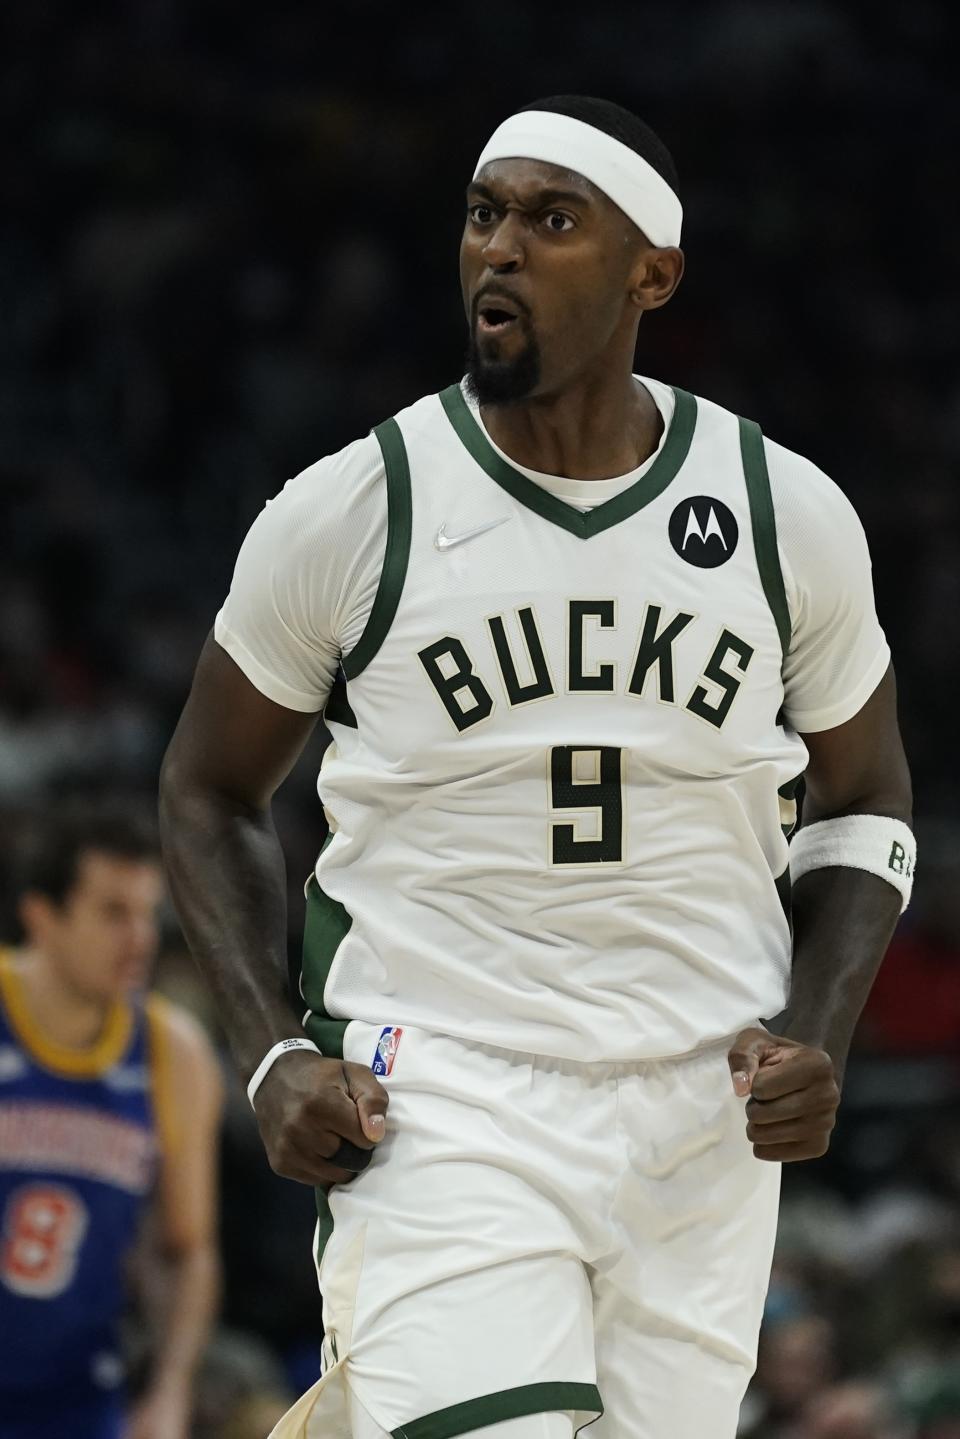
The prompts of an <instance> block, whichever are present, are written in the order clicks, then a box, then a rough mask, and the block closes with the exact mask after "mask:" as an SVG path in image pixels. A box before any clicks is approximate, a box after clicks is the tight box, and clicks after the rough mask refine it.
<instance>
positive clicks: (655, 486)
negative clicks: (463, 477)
mask: <svg viewBox="0 0 960 1439" xmlns="http://www.w3.org/2000/svg"><path fill="white" fill-rule="evenodd" d="M673 393H674V395H675V397H676V406H675V408H674V412H673V418H672V420H671V421H670V426H669V429H668V430H667V434H666V438H665V439H664V442H663V448H662V449H661V451H660V453H659V455H657V458H656V459H655V460H654V462H653V464H652V465H651V466H650V468H649V470H647V472H646V474H645V475H641V476H640V478H639V479H638V480H635V481H634V483H633V484H632V485H631V486H630V487H629V489H626V490H624V491H623V492H622V493H621V494H619V495H614V496H613V498H612V499H609V500H605V501H604V502H603V504H602V505H597V506H596V507H595V508H594V509H592V510H588V511H587V513H586V514H584V513H583V512H582V511H581V510H576V509H574V508H573V506H572V505H568V504H566V503H565V502H564V501H563V500H558V499H557V497H556V495H551V494H548V492H547V491H546V490H544V489H543V488H542V487H541V486H540V485H538V484H537V483H536V482H535V481H534V480H531V479H530V477H529V476H528V475H525V474H523V472H522V471H521V470H517V469H514V467H513V465H511V464H510V463H509V462H508V461H507V460H505V459H504V458H503V456H502V455H498V454H497V451H496V450H495V449H494V448H493V446H492V445H491V443H490V441H489V440H488V439H487V437H486V435H485V434H484V433H483V430H482V429H481V427H480V425H479V424H478V423H477V420H476V417H475V416H474V414H473V411H472V410H471V409H470V406H469V405H468V404H467V402H466V400H465V399H464V397H463V391H462V390H461V388H460V386H459V385H451V386H450V388H449V389H447V390H444V391H443V392H442V393H441V395H440V403H441V405H442V406H443V408H444V411H445V413H446V416H447V419H448V420H449V421H450V423H451V425H452V426H453V428H454V430H455V431H456V432H457V435H458V437H459V439H460V441H461V443H462V444H463V445H464V447H465V448H466V449H467V450H468V451H469V453H470V454H471V455H472V457H473V458H474V459H475V460H476V462H477V464H478V465H479V466H480V468H481V469H483V470H485V471H486V473H487V474H488V475H489V476H490V478H491V480H494V481H495V482H496V483H497V484H498V485H499V486H500V487H501V489H504V490H506V492H507V494H508V495H512V496H513V498H514V499H515V500H516V501H517V502H518V503H519V504H521V505H526V507H527V509H528V510H533V511H534V513H535V514H538V515H540V516H541V518H542V519H545V520H550V521H551V523H552V524H555V525H559V526H560V528H561V529H564V530H567V531H568V532H569V533H570V534H571V535H576V536H577V537H578V539H581V540H589V539H590V538H591V536H593V535H598V534H600V533H601V532H602V531H603V530H608V529H609V528H610V527H611V525H616V524H619V523H620V521H621V520H625V519H628V518H629V517H630V515H635V514H636V513H637V511H638V510H642V509H643V507H644V505H648V504H649V503H650V501H651V500H655V499H656V498H657V496H658V495H660V494H662V493H663V491H664V490H665V489H666V488H667V486H668V485H669V483H670V481H671V480H672V479H673V478H674V476H675V475H676V474H677V472H678V470H679V469H680V466H681V465H682V464H683V462H684V460H685V459H686V458H687V455H688V453H689V451H690V443H691V441H692V439H693V431H694V428H695V427H696V423H697V402H696V400H695V398H694V397H693V395H690V394H688V393H687V391H686V390H678V389H676V388H674V391H673Z"/></svg>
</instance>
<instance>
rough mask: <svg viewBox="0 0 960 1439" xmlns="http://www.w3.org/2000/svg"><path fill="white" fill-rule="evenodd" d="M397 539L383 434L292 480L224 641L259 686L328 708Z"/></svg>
mask: <svg viewBox="0 0 960 1439" xmlns="http://www.w3.org/2000/svg"><path fill="white" fill-rule="evenodd" d="M386 542H387V491H386V481H385V477H384V467H383V456H382V454H381V451H380V446H379V444H378V443H377V440H376V437H375V436H374V435H368V436H367V437H366V438H365V439H362V440H356V441H355V442H354V443H353V444H352V445H348V446H347V447H346V449H344V450H340V451H339V453H338V454H335V455H328V456H327V457H326V458H325V459H322V460H318V462H317V463H316V464H315V465H311V466H310V468H309V469H306V470H304V471H303V472H302V473H301V474H299V475H297V476H296V478H295V479H292V480H289V481H288V482H287V484H286V485H285V486H284V488H283V489H282V490H281V492H280V494H279V495H277V496H275V498H274V499H272V500H268V501H267V503H266V506H265V508H264V509H263V510H261V512H260V514H259V515H258V516H257V518H256V519H255V520H254V522H253V524H252V526H251V527H250V530H249V532H248V534H247V537H246V539H245V540H244V542H243V544H242V546H241V548H240V553H239V555H238V556H237V563H236V568H235V569H234V573H233V583H232V584H231V586H230V593H229V595H228V596H227V598H226V600H225V602H224V604H223V608H222V609H221V610H220V613H219V614H218V615H217V618H216V623H215V625H214V637H215V639H216V640H217V643H218V644H220V645H222V646H223V648H224V649H225V650H226V651H227V653H228V654H229V655H230V656H231V658H232V659H233V660H235V662H236V663H237V664H238V665H239V666H240V668H241V669H242V670H243V672H244V674H245V675H246V677H247V679H248V680H249V681H250V682H251V684H253V685H255V686H256V688H257V689H258V690H260V692H261V693H262V694H265V695H266V696H267V698H268V699H271V700H274V701H275V702H276V703H277V704H279V705H284V706H285V707H286V708H287V709H292V710H300V711H302V712H304V713H307V714H311V713H316V712H318V711H319V710H322V709H323V707H324V705H325V704H326V700H327V695H328V694H329V691H330V686H331V684H332V682H333V677H334V675H335V673H336V669H337V665H338V664H339V662H340V656H341V654H348V653H349V652H350V650H351V649H353V647H354V645H355V644H356V642H357V640H359V638H360V636H361V634H362V633H363V630H364V627H365V625H366V622H367V618H368V617H369V614H370V610H371V608H372V606H373V601H374V598H375V596H376V593H377V586H378V584H379V582H380V571H381V569H382V567H383V556H384V551H385V549H386Z"/></svg>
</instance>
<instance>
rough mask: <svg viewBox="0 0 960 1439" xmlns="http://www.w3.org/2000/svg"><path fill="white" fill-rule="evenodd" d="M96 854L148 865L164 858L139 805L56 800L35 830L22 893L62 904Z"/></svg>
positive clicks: (21, 878)
mask: <svg viewBox="0 0 960 1439" xmlns="http://www.w3.org/2000/svg"><path fill="white" fill-rule="evenodd" d="M91 853H95V854H106V855H109V856H110V857H111V858H112V859H126V860H133V861H143V862H150V861H159V858H160V848H159V844H158V842H157V836H156V830H155V827H154V825H153V823H152V821H151V820H149V819H148V818H147V816H146V814H145V813H144V812H143V811H142V810H141V809H140V808H138V807H137V805H136V804H134V803H131V802H129V801H127V802H121V801H115V800H98V801H92V800H68V801H66V802H64V803H63V804H60V805H58V804H57V803H56V802H55V801H54V803H53V804H52V805H51V806H50V808H49V809H48V810H47V811H46V812H45V813H44V814H43V815H41V816H40V817H39V818H38V820H37V822H36V825H35V826H31V827H30V833H29V836H28V838H27V840H26V843H25V845H24V850H23V855H22V859H21V863H20V866H19V875H18V880H19V884H18V890H19V892H20V893H21V894H24V893H26V892H28V891H33V892H34V893H36V894H42V895H45V896H46V897H47V899H51V900H53V902H54V903H55V904H62V903H63V901H64V900H65V899H66V897H67V895H68V894H69V893H70V891H71V889H72V888H73V886H74V885H75V884H76V882H77V874H78V871H79V869H80V862H81V860H82V859H83V858H84V856H85V855H87V854H91Z"/></svg>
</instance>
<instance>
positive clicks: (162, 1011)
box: [144, 994, 180, 1159]
mask: <svg viewBox="0 0 960 1439" xmlns="http://www.w3.org/2000/svg"><path fill="white" fill-rule="evenodd" d="M144 1012H145V1014H146V1020H147V1043H148V1045H149V1063H150V1100H151V1103H152V1105H153V1114H154V1118H155V1120H156V1124H157V1134H158V1136H159V1139H160V1152H161V1155H162V1157H163V1158H164V1159H167V1158H169V1157H170V1156H172V1155H173V1154H175V1153H176V1151H177V1149H178V1147H179V1143H180V1125H179V1121H178V1119H177V1113H176V1105H175V1103H174V1099H173V1072H172V1064H171V1054H170V1021H169V1006H168V1004H167V1002H166V1000H164V999H161V998H160V997H159V995H156V994H150V995H148V996H147V999H146V1002H145V1004H144Z"/></svg>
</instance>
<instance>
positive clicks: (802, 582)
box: [764, 439, 890, 734]
mask: <svg viewBox="0 0 960 1439" xmlns="http://www.w3.org/2000/svg"><path fill="white" fill-rule="evenodd" d="M764 444H765V446H766V455H767V468H768V470H769V472H770V489H771V492H772V495H773V504H774V511H775V513H776V519H777V540H778V543H779V547H780V561H781V565H782V568H783V581H784V587H785V589H786V592H787V604H788V606H789V609H790V618H791V621H792V639H791V642H790V648H789V650H788V652H787V655H786V656H785V659H784V665H783V679H784V691H785V698H784V710H785V713H786V717H787V719H788V721H789V722H790V724H791V725H792V726H793V728H794V729H795V730H797V731H798V732H799V733H800V734H805V733H806V734H812V733H815V732H816V731H818V730H825V729H833V728H834V727H835V726H836V725H841V724H844V723H845V722H846V721H847V720H849V719H852V718H853V716H854V715H855V714H856V713H857V712H858V711H859V710H860V709H862V707H863V705H864V704H865V703H866V701H867V700H868V699H869V698H870V696H871V695H872V694H873V691H874V690H875V689H876V687H877V685H878V684H879V683H880V681H881V679H882V678H883V676H884V673H885V672H886V669H887V666H888V665H889V663H890V648H889V646H888V644H887V641H886V638H885V636H884V633H883V630H882V629H881V628H880V622H879V620H878V619H877V612H876V608H875V605H874V599H873V578H872V572H871V566H870V554H869V551H868V549H867V539H866V536H865V534H864V532H863V526H862V525H861V523H860V520H859V519H858V517H857V513H856V511H855V510H854V508H853V506H852V505H851V503H850V501H849V500H848V499H847V497H846V495H844V493H843V491H842V490H841V489H840V488H839V486H837V485H835V484H834V482H833V481H832V480H831V479H829V478H828V477H827V476H826V475H825V474H824V473H823V471H822V470H818V469H817V467H816V465H813V464H811V463H810V461H809V460H805V459H803V457H802V456H800V455H797V454H794V453H793V451H792V450H786V449H784V447H783V446H782V445H778V444H776V443H775V442H774V441H773V440H766V439H765V440H764Z"/></svg>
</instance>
